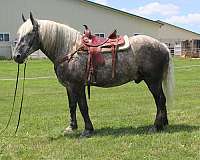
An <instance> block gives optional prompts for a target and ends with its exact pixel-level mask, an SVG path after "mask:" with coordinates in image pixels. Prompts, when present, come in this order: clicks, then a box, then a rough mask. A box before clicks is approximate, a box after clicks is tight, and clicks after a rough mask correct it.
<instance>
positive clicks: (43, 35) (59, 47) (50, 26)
mask: <svg viewBox="0 0 200 160" xmlns="http://www.w3.org/2000/svg"><path fill="white" fill-rule="evenodd" d="M37 22H38V24H39V36H40V39H41V41H42V43H43V47H44V49H45V50H47V51H51V52H54V53H55V54H56V53H57V52H69V51H72V49H74V48H76V47H77V45H79V43H80V42H79V41H80V36H81V34H80V32H78V31H76V30H75V29H73V28H70V27H69V26H67V25H64V24H60V23H56V22H53V21H49V20H37ZM32 29H33V26H32V23H31V21H30V19H28V20H27V21H26V22H25V23H24V24H22V26H21V27H20V28H19V30H18V35H19V39H20V38H21V37H23V36H24V35H26V34H27V33H29V32H31V31H32ZM77 42H78V44H77Z"/></svg>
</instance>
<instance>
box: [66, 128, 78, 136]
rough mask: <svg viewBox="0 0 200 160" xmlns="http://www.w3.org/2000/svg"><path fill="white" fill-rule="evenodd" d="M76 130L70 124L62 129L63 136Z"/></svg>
mask: <svg viewBox="0 0 200 160" xmlns="http://www.w3.org/2000/svg"><path fill="white" fill-rule="evenodd" d="M76 130H77V128H72V127H71V126H69V127H67V128H65V130H64V131H63V134H64V136H66V135H68V134H72V133H74V132H75V131H76Z"/></svg>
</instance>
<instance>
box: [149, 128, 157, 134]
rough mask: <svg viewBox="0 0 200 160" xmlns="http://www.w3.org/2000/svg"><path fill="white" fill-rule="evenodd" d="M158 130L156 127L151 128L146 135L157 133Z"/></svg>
mask: <svg viewBox="0 0 200 160" xmlns="http://www.w3.org/2000/svg"><path fill="white" fill-rule="evenodd" d="M157 132H158V129H157V128H156V126H152V127H151V128H149V130H148V133H157Z"/></svg>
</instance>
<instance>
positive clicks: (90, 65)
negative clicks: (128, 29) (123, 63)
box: [82, 25, 125, 85]
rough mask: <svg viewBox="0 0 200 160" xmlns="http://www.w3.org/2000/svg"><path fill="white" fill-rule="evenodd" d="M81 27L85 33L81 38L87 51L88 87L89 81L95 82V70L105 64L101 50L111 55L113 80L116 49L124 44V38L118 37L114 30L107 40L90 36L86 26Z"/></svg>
mask: <svg viewBox="0 0 200 160" xmlns="http://www.w3.org/2000/svg"><path fill="white" fill-rule="evenodd" d="M83 26H84V27H85V31H84V34H83V36H82V45H83V46H84V50H86V51H88V61H87V69H86V79H87V82H88V85H90V82H91V80H92V82H93V83H95V82H96V68H97V67H98V66H99V65H104V64H105V60H104V56H103V54H102V48H106V50H107V51H108V52H111V53H112V78H114V77H115V69H116V53H117V48H118V46H121V45H123V44H124V43H125V40H124V37H123V36H118V35H117V31H116V30H114V32H112V33H111V34H110V35H109V36H108V37H107V38H102V37H98V36H96V35H92V34H91V30H90V29H89V28H88V26H87V25H83Z"/></svg>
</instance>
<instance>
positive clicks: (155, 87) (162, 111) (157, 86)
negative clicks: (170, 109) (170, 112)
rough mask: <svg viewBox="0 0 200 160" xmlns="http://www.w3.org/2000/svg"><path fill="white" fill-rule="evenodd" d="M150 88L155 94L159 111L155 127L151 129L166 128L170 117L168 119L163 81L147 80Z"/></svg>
mask: <svg viewBox="0 0 200 160" xmlns="http://www.w3.org/2000/svg"><path fill="white" fill-rule="evenodd" d="M145 82H146V84H147V86H148V88H149V90H150V91H151V93H152V94H153V97H154V100H155V103H156V107H157V113H156V119H155V122H154V127H153V128H151V131H160V130H163V129H164V126H166V125H168V119H167V110H166V98H165V95H164V92H163V89H162V81H158V82H154V83H152V82H148V81H145Z"/></svg>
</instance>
